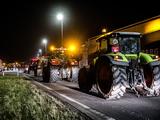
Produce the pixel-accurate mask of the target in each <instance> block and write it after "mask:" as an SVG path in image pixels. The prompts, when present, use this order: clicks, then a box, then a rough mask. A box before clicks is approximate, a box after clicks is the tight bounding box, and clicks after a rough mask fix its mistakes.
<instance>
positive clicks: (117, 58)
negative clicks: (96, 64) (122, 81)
mask: <svg viewBox="0 0 160 120" xmlns="http://www.w3.org/2000/svg"><path fill="white" fill-rule="evenodd" d="M114 60H115V61H122V60H123V58H122V57H121V56H119V55H115V56H114Z"/></svg>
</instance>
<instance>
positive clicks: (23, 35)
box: [0, 0, 160, 61]
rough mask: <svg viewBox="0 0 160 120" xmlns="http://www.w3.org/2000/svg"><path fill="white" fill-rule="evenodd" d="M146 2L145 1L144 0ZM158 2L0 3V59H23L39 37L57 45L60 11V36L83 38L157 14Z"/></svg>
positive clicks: (48, 0)
mask: <svg viewBox="0 0 160 120" xmlns="http://www.w3.org/2000/svg"><path fill="white" fill-rule="evenodd" d="M125 1H126V0H125ZM146 2H148V1H146ZM158 5H159V4H158V3H155V2H154V3H152V1H149V2H148V3H144V5H143V4H142V3H139V2H138V1H133V0H129V1H128V2H127V3H126V2H122V0H121V1H120V2H118V1H114V0H112V2H108V0H104V1H102V0H98V1H97V0H88V1H86V0H73V1H71V0H63V1H62V0H43V1H40V0H39V1H38V0H32V1H25V0H21V1H18V0H14V1H11V0H10V1H9V0H8V1H6V2H1V3H0V13H1V14H0V15H1V19H0V24H1V25H0V26H1V37H0V59H3V60H7V61H26V60H28V59H29V58H30V57H32V56H34V55H36V53H37V51H38V49H39V48H43V46H42V43H41V40H42V38H44V37H45V38H47V39H48V40H49V43H50V44H51V43H52V44H54V45H55V46H56V47H60V39H61V38H60V22H59V21H57V20H56V14H57V13H58V12H59V11H60V12H61V11H62V12H63V14H64V40H65V39H66V40H67V39H70V38H73V39H78V40H80V41H85V40H87V39H88V38H89V37H93V36H95V35H98V34H100V33H101V29H102V28H104V27H107V28H108V31H112V30H114V29H117V28H120V27H124V26H126V25H129V24H132V23H135V22H138V21H141V20H145V19H147V18H150V17H154V16H157V15H159V13H160V7H159V6H158Z"/></svg>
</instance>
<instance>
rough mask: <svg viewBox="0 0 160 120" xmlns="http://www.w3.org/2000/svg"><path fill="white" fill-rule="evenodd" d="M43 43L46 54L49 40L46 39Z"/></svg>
mask: <svg viewBox="0 0 160 120" xmlns="http://www.w3.org/2000/svg"><path fill="white" fill-rule="evenodd" d="M42 43H43V44H44V53H45V54H46V53H47V39H46V38H44V39H43V40H42Z"/></svg>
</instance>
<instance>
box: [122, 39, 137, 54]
mask: <svg viewBox="0 0 160 120" xmlns="http://www.w3.org/2000/svg"><path fill="white" fill-rule="evenodd" d="M138 44H139V37H138V36H121V37H119V47H120V51H121V52H122V53H123V54H130V53H132V54H133V53H138V52H139V45H138Z"/></svg>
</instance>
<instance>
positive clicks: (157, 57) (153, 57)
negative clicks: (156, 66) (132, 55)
mask: <svg viewBox="0 0 160 120" xmlns="http://www.w3.org/2000/svg"><path fill="white" fill-rule="evenodd" d="M151 57H152V59H157V60H158V59H159V56H158V55H154V56H151Z"/></svg>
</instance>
